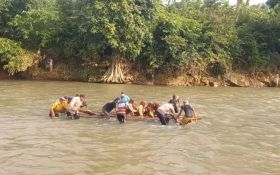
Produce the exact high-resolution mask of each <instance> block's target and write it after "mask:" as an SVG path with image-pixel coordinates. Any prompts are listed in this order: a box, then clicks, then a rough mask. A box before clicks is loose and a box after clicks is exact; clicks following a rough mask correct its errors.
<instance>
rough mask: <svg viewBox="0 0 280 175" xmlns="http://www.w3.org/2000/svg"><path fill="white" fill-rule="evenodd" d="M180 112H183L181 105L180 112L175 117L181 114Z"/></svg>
mask: <svg viewBox="0 0 280 175" xmlns="http://www.w3.org/2000/svg"><path fill="white" fill-rule="evenodd" d="M182 112H183V109H182V107H180V112H179V113H178V115H177V118H178V117H180V116H181V114H182Z"/></svg>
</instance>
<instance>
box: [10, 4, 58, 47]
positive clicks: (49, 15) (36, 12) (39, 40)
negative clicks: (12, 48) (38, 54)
mask: <svg viewBox="0 0 280 175" xmlns="http://www.w3.org/2000/svg"><path fill="white" fill-rule="evenodd" d="M59 21H60V20H59V17H58V10H57V7H56V3H55V1H53V0H48V1H41V0H36V1H34V2H33V3H32V4H30V7H29V9H28V10H27V11H24V12H22V13H21V14H18V15H16V16H15V17H14V18H13V20H12V21H11V24H12V26H14V27H16V29H17V31H18V32H19V33H20V34H21V36H22V40H23V43H24V44H25V46H27V47H28V48H31V49H38V48H41V47H45V46H47V45H48V44H50V43H53V42H55V36H56V34H57V33H58V31H59Z"/></svg>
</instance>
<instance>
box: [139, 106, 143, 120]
mask: <svg viewBox="0 0 280 175" xmlns="http://www.w3.org/2000/svg"><path fill="white" fill-rule="evenodd" d="M139 115H140V116H141V117H143V105H140V106H139Z"/></svg>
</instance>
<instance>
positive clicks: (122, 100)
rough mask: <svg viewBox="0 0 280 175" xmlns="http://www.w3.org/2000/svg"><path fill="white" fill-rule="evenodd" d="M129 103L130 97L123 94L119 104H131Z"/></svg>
mask: <svg viewBox="0 0 280 175" xmlns="http://www.w3.org/2000/svg"><path fill="white" fill-rule="evenodd" d="M129 101H130V97H129V96H128V95H125V94H124V92H121V97H120V100H119V103H129Z"/></svg>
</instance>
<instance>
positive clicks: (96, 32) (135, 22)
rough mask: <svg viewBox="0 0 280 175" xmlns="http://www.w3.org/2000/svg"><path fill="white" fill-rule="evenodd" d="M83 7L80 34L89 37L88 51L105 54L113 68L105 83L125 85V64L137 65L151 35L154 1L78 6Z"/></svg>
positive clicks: (99, 1) (84, 1)
mask: <svg viewBox="0 0 280 175" xmlns="http://www.w3.org/2000/svg"><path fill="white" fill-rule="evenodd" d="M77 4H78V7H80V9H79V10H80V15H79V19H80V21H81V23H80V27H79V31H80V34H81V35H83V36H85V43H84V45H85V46H86V47H87V48H88V50H89V51H90V50H93V51H94V52H96V51H99V52H100V51H101V52H102V51H103V52H104V51H105V52H106V53H105V54H106V55H109V56H110V58H111V63H112V65H111V67H110V68H109V69H108V71H107V72H106V73H105V75H104V76H103V78H102V80H103V81H104V82H113V83H122V82H124V81H125V77H124V75H123V72H122V60H131V61H134V60H135V59H136V58H137V56H138V55H139V54H140V52H141V50H142V48H143V47H144V40H145V37H146V35H147V33H148V29H149V26H148V25H147V22H149V20H150V19H151V18H152V15H153V13H152V10H153V9H154V8H155V2H154V1H152V0H148V1H147V0H118V1H115V0H108V1H106V3H105V2H104V1H103V0H96V1H87V0H81V1H78V2H77Z"/></svg>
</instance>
